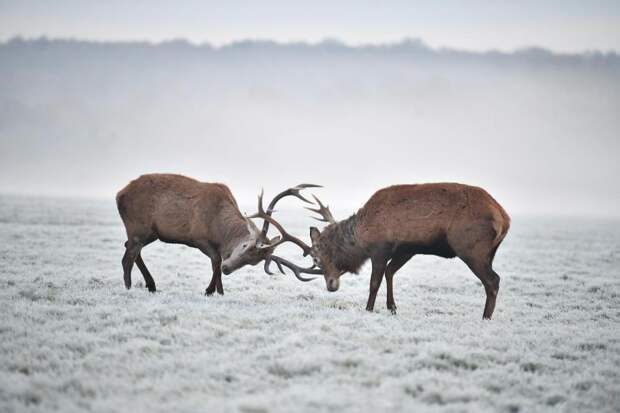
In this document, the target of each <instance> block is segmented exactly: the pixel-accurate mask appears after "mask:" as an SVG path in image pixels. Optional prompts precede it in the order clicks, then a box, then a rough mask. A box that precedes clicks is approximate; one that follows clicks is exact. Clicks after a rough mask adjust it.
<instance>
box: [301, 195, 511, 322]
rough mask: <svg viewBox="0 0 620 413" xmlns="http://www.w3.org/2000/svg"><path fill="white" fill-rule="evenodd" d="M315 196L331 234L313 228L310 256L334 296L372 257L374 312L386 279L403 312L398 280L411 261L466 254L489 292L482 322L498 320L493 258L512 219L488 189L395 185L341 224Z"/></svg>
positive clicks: (389, 302)
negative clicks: (344, 277)
mask: <svg viewBox="0 0 620 413" xmlns="http://www.w3.org/2000/svg"><path fill="white" fill-rule="evenodd" d="M315 199H316V201H317V203H318V205H319V208H318V209H311V210H313V211H315V212H318V213H319V214H320V215H322V218H323V219H322V221H325V222H328V223H329V225H328V226H327V227H326V228H325V229H324V230H323V232H319V230H318V229H317V228H314V227H313V228H310V238H311V239H312V249H311V252H310V254H311V255H312V257H313V259H314V263H315V265H316V266H318V267H319V268H320V270H322V271H323V274H324V276H325V282H326V286H327V289H328V290H329V291H336V290H338V287H339V285H340V281H339V280H340V276H341V275H342V274H344V273H345V272H353V273H356V272H357V271H358V270H359V268H360V267H361V265H362V264H363V263H364V262H365V261H366V260H367V259H368V258H370V260H371V263H372V275H371V278H370V294H369V296H368V303H367V305H366V310H368V311H372V310H373V308H374V304H375V298H376V296H377V290H378V289H379V286H380V285H381V281H382V279H383V276H384V275H385V280H386V283H387V308H388V309H389V310H391V312H392V313H396V304H395V303H394V294H393V292H392V279H393V277H394V274H395V273H396V271H398V270H399V269H400V268H401V267H402V266H403V265H404V264H405V263H406V262H407V261H409V259H411V257H413V256H414V255H415V254H430V255H437V256H440V257H445V258H453V257H459V258H460V259H461V260H463V261H464V262H465V264H467V266H468V267H469V268H470V269H471V271H472V272H473V273H474V274H475V275H476V276H477V277H478V278H479V279H480V281H482V284H483V286H484V289H485V291H486V296H487V297H486V304H485V307H484V312H483V315H482V317H483V318H486V319H489V318H491V316H492V315H493V310H494V308H495V299H496V296H497V292H498V290H499V276H498V275H497V273H496V272H495V271H494V270H493V267H492V264H493V258H494V256H495V252H496V251H497V248H498V247H499V245H500V243H501V242H502V240H503V239H504V237H505V236H506V233H507V232H508V228H509V227H510V217H509V216H508V214H507V213H506V211H504V209H503V208H502V207H501V205H499V203H497V201H495V199H493V198H492V197H491V195H489V194H488V193H487V192H486V191H484V190H483V189H481V188H478V187H474V186H467V185H461V184H455V183H437V184H422V185H397V186H391V187H388V188H384V189H381V190H379V191H378V192H376V193H375V194H374V195H373V196H372V197H371V198H370V199H369V200H368V202H366V204H365V205H364V206H363V207H362V209H360V210H359V211H358V212H357V213H356V214H354V215H352V216H351V217H349V218H348V219H346V220H344V221H340V222H336V221H335V220H334V218H333V217H332V215H331V212H330V211H329V208H328V207H326V206H324V205H322V204H321V203H320V201H319V200H318V199H317V198H316V197H315ZM309 209H310V208H309Z"/></svg>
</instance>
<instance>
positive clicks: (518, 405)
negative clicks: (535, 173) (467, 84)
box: [0, 197, 620, 413]
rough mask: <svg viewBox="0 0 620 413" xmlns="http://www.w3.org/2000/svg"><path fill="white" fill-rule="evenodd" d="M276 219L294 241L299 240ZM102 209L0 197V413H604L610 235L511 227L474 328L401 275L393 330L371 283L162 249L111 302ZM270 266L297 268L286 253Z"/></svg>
mask: <svg viewBox="0 0 620 413" xmlns="http://www.w3.org/2000/svg"><path fill="white" fill-rule="evenodd" d="M303 215H304V214H303V213H301V212H299V213H297V212H295V213H291V214H289V215H288V216H287V217H286V219H287V221H286V222H288V226H289V227H291V228H293V229H294V232H296V233H297V234H298V235H302V236H307V234H306V231H307V227H308V226H309V224H310V221H309V220H303V219H302V217H303ZM123 235H124V232H123V227H122V225H121V222H120V219H119V218H118V217H117V216H116V211H115V209H114V205H113V204H112V203H102V202H87V201H68V200H50V199H34V198H11V197H0V258H1V267H0V313H1V314H2V316H1V319H0V340H1V341H0V411H2V412H7V413H8V412H13V411H54V410H58V411H62V412H70V411H87V410H92V411H124V412H127V411H134V412H138V411H151V412H156V411H161V412H169V411H182V412H196V411H205V412H213V411H231V412H235V411H241V412H263V411H265V412H267V411H269V412H271V411H275V412H288V411H391V412H394V411H462V410H468V411H506V412H517V411H522V412H532V411H618V410H619V409H620V223H619V222H617V221H616V222H614V221H596V220H577V219H572V220H568V219H534V218H527V219H526V218H519V217H515V218H514V219H513V226H512V229H511V232H510V233H509V235H508V238H507V239H506V241H505V243H504V245H503V246H502V247H501V248H500V250H499V252H498V255H497V258H496V270H497V271H498V273H499V274H500V275H501V276H502V282H501V288H500V294H499V297H498V305H497V308H496V311H495V315H494V319H493V320H492V321H490V322H489V321H482V320H481V315H482V309H483V306H484V292H483V289H482V287H481V286H480V284H479V282H478V280H477V279H476V278H475V277H474V276H473V274H471V273H470V272H469V270H468V269H467V268H466V267H465V265H464V264H462V263H461V262H460V261H458V260H442V259H439V258H433V257H415V258H414V259H413V260H412V261H410V262H409V264H407V265H406V266H405V267H404V268H403V269H402V270H401V271H400V272H399V273H398V274H397V276H396V278H395V296H396V303H397V305H398V315H396V316H392V315H391V314H390V312H389V311H387V310H386V308H385V289H384V288H385V286H384V285H383V286H382V289H381V290H380V295H379V297H378V299H377V303H376V306H375V308H376V311H375V312H374V313H368V312H366V311H365V310H364V307H365V303H366V299H367V289H368V281H369V275H368V272H369V268H368V266H366V267H365V268H364V269H363V270H362V272H361V274H360V275H358V276H354V275H345V276H344V278H343V280H342V283H341V289H340V291H338V292H336V293H328V292H327V291H326V290H325V286H324V283H323V281H322V280H315V281H313V282H310V283H305V284H304V283H300V282H299V281H297V280H296V279H295V278H294V277H292V276H290V275H287V276H268V275H265V274H264V273H263V272H262V268H261V267H260V266H258V267H252V268H249V267H247V268H244V269H242V270H240V271H238V272H236V273H234V274H232V275H230V276H225V277H224V289H225V295H224V296H222V297H219V296H213V297H205V296H203V291H204V289H205V287H206V284H207V282H208V280H209V279H210V276H211V274H210V264H209V261H208V259H207V258H206V257H203V256H202V255H201V254H200V252H198V251H196V250H192V249H189V248H186V247H181V246H172V245H165V244H161V243H156V244H153V245H151V246H149V247H147V248H146V249H145V250H144V252H143V256H144V259H145V262H146V264H147V266H149V268H150V270H151V272H152V273H153V276H154V278H155V281H156V282H157V286H158V289H159V291H158V292H157V293H156V294H149V293H148V292H147V291H146V289H144V288H139V287H141V286H143V285H144V282H143V281H142V277H141V275H140V273H139V271H138V270H137V268H136V269H134V273H133V280H134V288H133V289H132V290H130V291H126V290H125V288H124V287H123V282H122V273H121V266H120V259H121V256H122V254H123V241H124V239H123ZM287 251H288V253H287V257H289V258H291V259H297V256H296V251H295V250H294V249H290V250H287Z"/></svg>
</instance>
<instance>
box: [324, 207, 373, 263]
mask: <svg viewBox="0 0 620 413" xmlns="http://www.w3.org/2000/svg"><path fill="white" fill-rule="evenodd" d="M356 225H357V215H356V214H353V215H351V216H350V217H349V218H347V219H345V220H344V221H340V222H337V223H335V224H332V225H330V226H329V227H327V228H326V229H325V231H324V234H323V236H322V237H321V238H322V240H323V239H324V240H325V241H323V242H325V243H326V244H327V245H329V247H328V251H331V258H332V260H333V261H332V262H333V263H334V265H335V266H336V268H338V269H339V270H342V271H347V272H352V273H357V272H358V271H359V269H360V267H361V266H362V264H364V261H366V260H367V259H368V256H367V255H366V253H365V252H364V249H363V248H362V247H361V246H360V245H359V243H358V242H357V237H356V234H355V227H356Z"/></svg>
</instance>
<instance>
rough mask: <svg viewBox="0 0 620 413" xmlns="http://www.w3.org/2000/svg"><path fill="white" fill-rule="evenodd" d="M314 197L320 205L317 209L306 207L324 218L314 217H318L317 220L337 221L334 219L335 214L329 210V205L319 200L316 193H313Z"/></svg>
mask: <svg viewBox="0 0 620 413" xmlns="http://www.w3.org/2000/svg"><path fill="white" fill-rule="evenodd" d="M312 197H313V198H314V200H315V201H316V203H317V204H318V205H319V207H318V208H317V209H314V208H309V207H304V208H306V209H307V210H309V211H312V212H316V213H317V214H319V215H321V217H322V218H317V217H312V218H314V219H316V220H317V221H322V222H327V223H330V224H333V223H335V222H336V220H335V219H334V216H333V215H332V213H331V211H330V210H329V206H326V205H323V204H322V203H321V201H320V200H319V198H317V197H316V195H314V194H313V195H312Z"/></svg>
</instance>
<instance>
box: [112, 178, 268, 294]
mask: <svg viewBox="0 0 620 413" xmlns="http://www.w3.org/2000/svg"><path fill="white" fill-rule="evenodd" d="M116 203H117V206H118V211H119V213H120V215H121V218H122V220H123V223H124V225H125V229H126V232H127V242H126V243H125V247H126V250H125V255H124V256H123V260H122V264H123V271H124V280H125V286H126V287H127V288H130V287H131V269H132V267H133V263H134V262H135V263H136V264H137V265H138V268H139V269H140V271H141V272H142V275H143V276H144V280H145V282H146V287H147V288H148V289H149V291H151V292H154V291H155V290H156V287H155V281H154V280H153V277H152V276H151V274H150V273H149V271H148V269H147V268H146V265H145V264H144V261H143V260H142V257H141V255H140V251H141V249H142V248H143V247H145V246H146V245H148V244H150V243H152V242H153V241H155V240H161V241H163V242H167V243H177V244H184V245H187V246H190V247H194V248H198V249H200V251H202V252H203V253H204V254H205V255H207V256H208V257H209V258H210V259H211V263H212V268H213V276H212V278H211V282H210V283H209V286H208V287H207V289H206V294H208V295H210V294H213V293H214V292H215V290H216V289H217V291H218V293H219V294H223V293H224V289H223V286H222V279H221V273H222V271H223V272H224V273H225V274H228V273H229V272H232V271H234V270H235V269H237V268H240V267H242V266H243V265H246V264H251V265H255V264H257V263H258V262H260V261H261V260H263V259H264V258H265V256H266V254H268V253H269V249H268V248H265V246H267V247H268V242H269V241H268V240H267V238H266V237H265V236H264V235H262V234H261V231H259V230H258V229H257V227H256V226H255V225H254V223H253V222H252V221H250V220H249V219H247V218H245V217H244V216H243V215H242V214H241V212H240V211H239V208H238V207H237V202H236V201H235V198H234V197H233V195H232V193H231V192H230V190H229V189H228V187H227V186H226V185H223V184H219V183H205V182H199V181H196V180H194V179H191V178H188V177H185V176H181V175H173V174H150V175H143V176H141V177H139V178H137V179H136V180H134V181H132V182H130V183H129V184H128V185H127V186H126V187H125V188H123V189H122V190H121V191H120V192H119V193H118V194H117V196H116Z"/></svg>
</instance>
